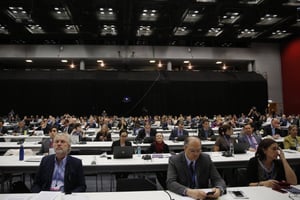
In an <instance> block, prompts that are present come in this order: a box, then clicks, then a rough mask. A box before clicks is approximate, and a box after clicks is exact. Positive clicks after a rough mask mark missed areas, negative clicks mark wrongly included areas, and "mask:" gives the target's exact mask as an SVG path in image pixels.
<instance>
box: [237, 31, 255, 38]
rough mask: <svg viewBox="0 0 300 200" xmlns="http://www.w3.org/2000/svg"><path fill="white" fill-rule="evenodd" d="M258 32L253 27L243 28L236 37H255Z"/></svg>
mask: <svg viewBox="0 0 300 200" xmlns="http://www.w3.org/2000/svg"><path fill="white" fill-rule="evenodd" d="M257 34H258V32H257V31H255V30H254V29H244V30H241V31H240V32H239V34H238V36H237V37H238V38H256V37H257Z"/></svg>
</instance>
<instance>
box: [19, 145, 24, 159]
mask: <svg viewBox="0 0 300 200" xmlns="http://www.w3.org/2000/svg"><path fill="white" fill-rule="evenodd" d="M19 160H24V146H23V144H21V145H20V150H19Z"/></svg>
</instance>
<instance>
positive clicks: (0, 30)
mask: <svg viewBox="0 0 300 200" xmlns="http://www.w3.org/2000/svg"><path fill="white" fill-rule="evenodd" d="M8 33H9V32H8V29H7V28H6V27H5V26H4V25H2V24H0V34H5V35H8Z"/></svg>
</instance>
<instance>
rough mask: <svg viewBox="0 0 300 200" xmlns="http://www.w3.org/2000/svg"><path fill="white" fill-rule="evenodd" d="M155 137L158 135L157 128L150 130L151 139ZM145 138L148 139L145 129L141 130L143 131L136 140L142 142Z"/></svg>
mask: <svg viewBox="0 0 300 200" xmlns="http://www.w3.org/2000/svg"><path fill="white" fill-rule="evenodd" d="M155 135H156V129H155V128H151V130H150V137H151V138H154V137H155ZM145 137H146V133H145V129H144V128H143V129H141V130H140V131H139V134H138V135H137V136H136V138H135V140H137V141H141V140H143V139H144V138H145Z"/></svg>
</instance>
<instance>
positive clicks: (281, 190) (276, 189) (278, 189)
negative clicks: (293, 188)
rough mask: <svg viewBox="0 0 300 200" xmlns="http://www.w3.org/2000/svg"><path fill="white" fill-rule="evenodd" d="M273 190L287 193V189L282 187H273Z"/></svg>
mask: <svg viewBox="0 0 300 200" xmlns="http://www.w3.org/2000/svg"><path fill="white" fill-rule="evenodd" d="M272 189H273V190H275V191H277V192H280V193H287V191H285V190H283V189H280V188H272Z"/></svg>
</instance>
